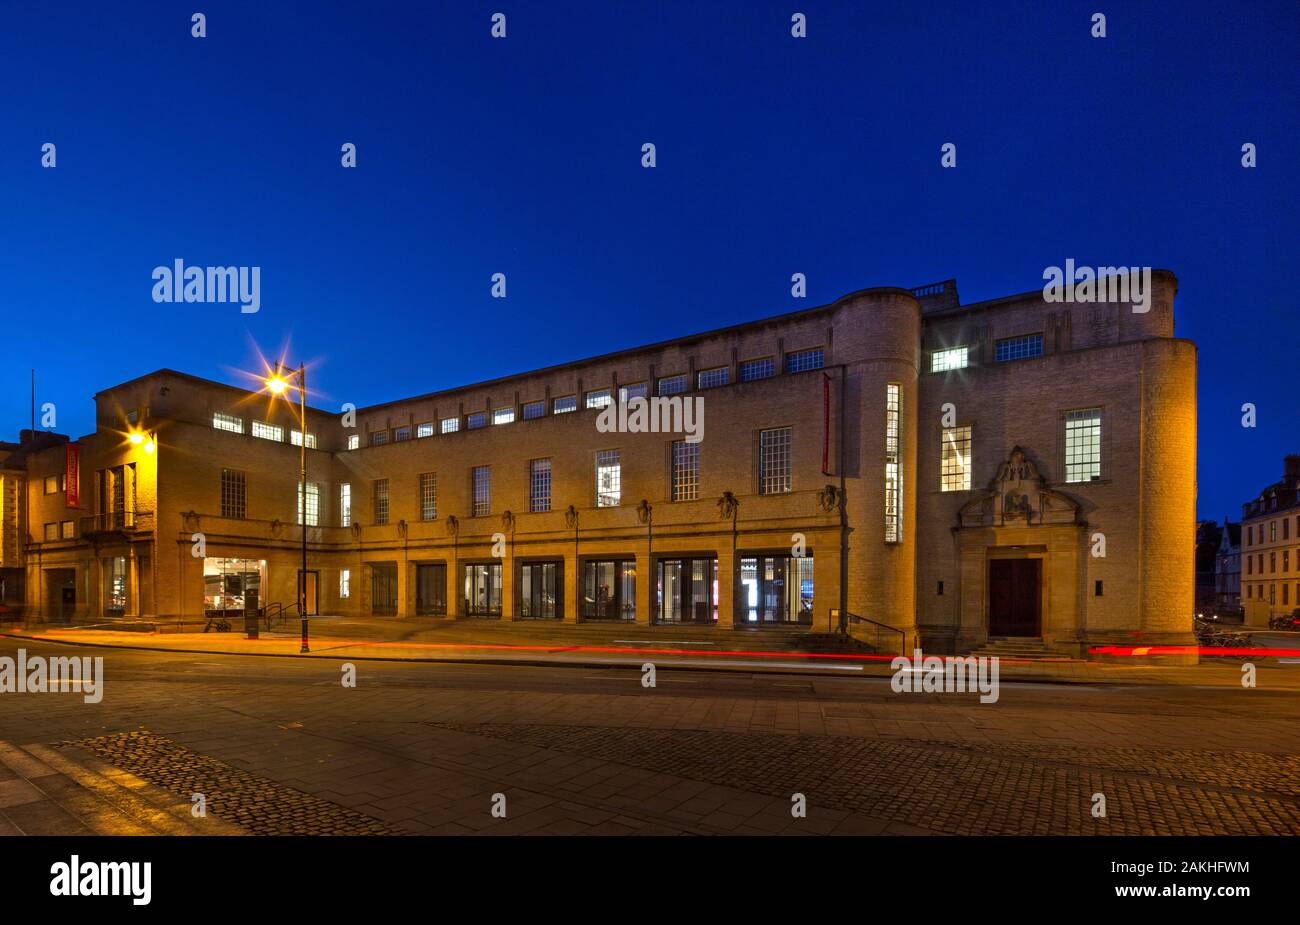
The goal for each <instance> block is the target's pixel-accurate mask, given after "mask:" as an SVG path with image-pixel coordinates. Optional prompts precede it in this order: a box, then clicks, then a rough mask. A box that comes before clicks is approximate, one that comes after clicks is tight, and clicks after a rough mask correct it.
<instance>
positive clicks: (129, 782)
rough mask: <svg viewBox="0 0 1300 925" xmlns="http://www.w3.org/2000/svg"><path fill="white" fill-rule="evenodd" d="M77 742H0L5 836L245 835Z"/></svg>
mask: <svg viewBox="0 0 1300 925" xmlns="http://www.w3.org/2000/svg"><path fill="white" fill-rule="evenodd" d="M242 834H246V833H245V831H244V829H242V828H241V827H239V826H236V825H232V824H231V823H228V822H223V821H221V820H218V819H216V818H214V817H213V816H212V814H211V813H208V815H206V816H205V817H201V818H199V817H195V816H194V815H192V813H191V806H190V804H189V803H188V802H185V801H183V800H182V799H181V798H179V797H178V796H177V795H176V794H173V793H170V792H168V791H167V790H164V789H162V788H161V787H157V786H154V785H153V784H150V783H148V782H146V781H143V780H141V779H140V778H138V777H136V776H134V775H132V774H128V773H126V772H125V771H122V770H120V769H118V768H115V767H113V766H112V765H109V764H105V763H104V762H102V761H99V760H98V759H96V758H94V757H93V756H91V755H90V754H88V753H86V752H84V751H82V750H80V749H76V748H53V747H50V746H48V745H22V746H18V745H13V744H10V743H8V742H3V741H0V835H242Z"/></svg>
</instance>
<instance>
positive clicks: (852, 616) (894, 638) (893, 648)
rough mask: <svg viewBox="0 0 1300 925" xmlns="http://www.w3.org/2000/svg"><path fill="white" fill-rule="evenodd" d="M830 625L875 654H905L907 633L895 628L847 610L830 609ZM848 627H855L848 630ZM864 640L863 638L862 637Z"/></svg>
mask: <svg viewBox="0 0 1300 925" xmlns="http://www.w3.org/2000/svg"><path fill="white" fill-rule="evenodd" d="M831 624H832V625H833V626H835V628H836V629H835V631H836V632H837V633H839V634H840V635H843V636H852V637H853V638H854V639H858V640H860V641H862V642H865V643H867V645H869V646H871V647H872V648H873V649H875V650H876V651H877V652H883V653H895V654H898V655H904V654H906V652H907V633H906V632H904V631H903V630H900V629H899V628H898V627H896V626H889V625H888V624H886V623H878V622H876V621H875V620H871V619H869V618H867V617H864V616H861V615H859V614H856V613H850V612H849V611H847V610H839V609H838V608H832V609H831ZM850 625H852V626H853V627H856V629H854V630H852V631H851V630H850V628H849V627H850ZM864 636H865V637H866V638H863V637H864Z"/></svg>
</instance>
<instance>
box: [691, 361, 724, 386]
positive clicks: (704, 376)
mask: <svg viewBox="0 0 1300 925" xmlns="http://www.w3.org/2000/svg"><path fill="white" fill-rule="evenodd" d="M730 375H731V367H730V366H716V367H714V368H713V369H702V370H700V371H699V373H698V374H697V375H696V384H697V385H698V386H699V387H700V388H701V389H714V388H717V387H718V386H720V385H726V384H727V382H728V381H729V379H730Z"/></svg>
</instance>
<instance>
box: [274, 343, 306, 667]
mask: <svg viewBox="0 0 1300 925" xmlns="http://www.w3.org/2000/svg"><path fill="white" fill-rule="evenodd" d="M295 377H296V378H297V386H296V387H297V389H298V426H299V428H300V429H299V431H298V433H299V435H300V436H301V438H302V439H300V440H299V441H298V447H299V450H300V452H299V455H298V485H299V490H298V495H299V497H300V498H301V499H302V504H301V507H302V514H301V517H302V571H301V572H300V573H299V575H298V614H299V615H300V616H301V617H302V646H301V648H299V650H298V651H299V652H309V651H310V649H308V648H307V367H306V366H305V365H304V364H302V363H299V364H298V369H297V370H296V371H295V370H289V371H288V375H287V376H286V375H285V374H284V373H283V372H281V370H280V368H279V367H278V366H277V367H276V370H275V373H274V374H273V375H272V376H270V377H269V378H268V379H267V380H266V383H265V385H266V390H267V391H268V392H270V393H271V394H272V395H283V394H285V393H286V392H288V391H289V388H290V386H291V385H293V383H292V382H291V379H293V378H295Z"/></svg>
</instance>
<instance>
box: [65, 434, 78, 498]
mask: <svg viewBox="0 0 1300 925" xmlns="http://www.w3.org/2000/svg"><path fill="white" fill-rule="evenodd" d="M80 469H81V448H80V447H79V446H77V445H76V444H75V443H69V444H68V445H67V455H66V457H65V464H64V467H63V477H64V485H65V488H64V491H65V504H66V505H67V506H68V507H81V495H80V493H79V492H78V491H77V485H78V483H79V480H78V476H79V475H80V474H81V473H80V471H79V470H80Z"/></svg>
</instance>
